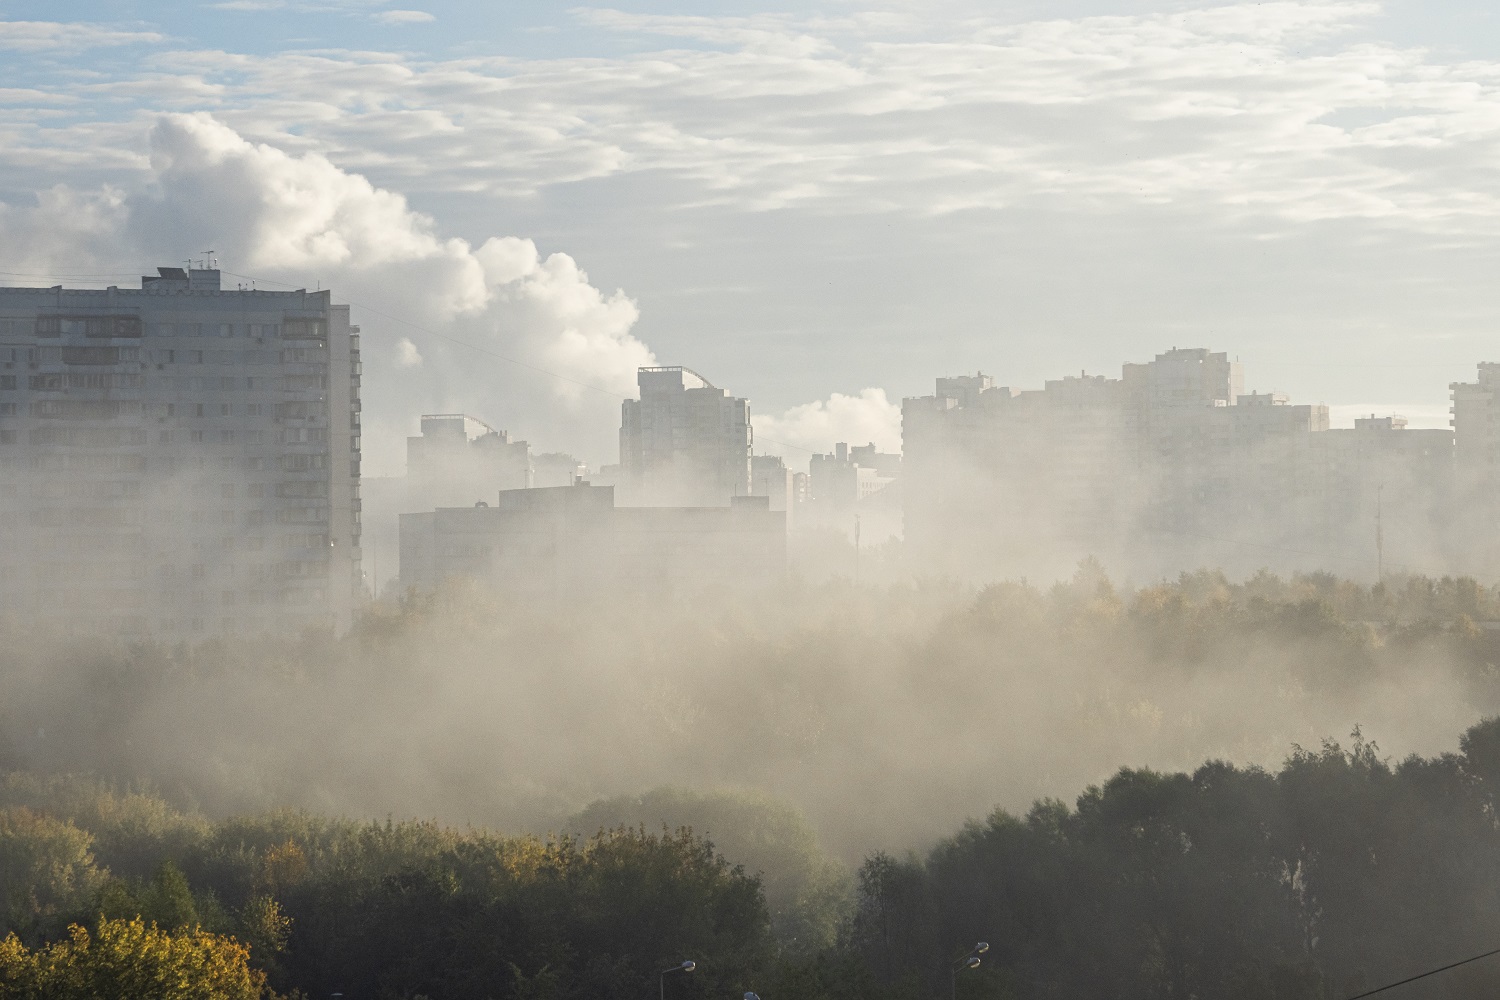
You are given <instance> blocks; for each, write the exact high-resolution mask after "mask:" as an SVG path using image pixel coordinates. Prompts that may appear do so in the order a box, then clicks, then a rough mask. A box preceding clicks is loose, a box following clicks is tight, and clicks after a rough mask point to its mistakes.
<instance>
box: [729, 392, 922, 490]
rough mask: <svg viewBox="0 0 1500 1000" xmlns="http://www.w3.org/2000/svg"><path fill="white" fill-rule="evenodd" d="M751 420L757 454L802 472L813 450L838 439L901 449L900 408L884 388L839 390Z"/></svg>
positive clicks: (822, 449) (823, 449) (822, 450)
mask: <svg viewBox="0 0 1500 1000" xmlns="http://www.w3.org/2000/svg"><path fill="white" fill-rule="evenodd" d="M751 423H752V424H754V426H755V445H756V451H757V452H764V453H765V454H769V455H780V456H782V458H784V459H785V460H786V463H787V465H788V466H789V467H792V468H795V469H798V470H803V471H805V470H806V468H807V459H808V455H809V454H812V453H826V452H828V451H831V450H832V446H833V444H834V443H835V442H837V441H846V442H848V443H849V444H871V443H873V444H875V445H877V446H878V447H879V449H880V450H881V451H884V452H899V451H900V450H901V406H900V404H899V403H894V402H892V401H891V400H889V399H887V398H886V395H885V390H884V389H865V390H863V391H862V392H860V393H858V394H857V395H853V396H849V395H845V394H844V393H841V392H835V393H833V394H832V395H831V396H829V397H828V398H827V399H825V400H818V401H815V402H811V403H803V404H802V405H800V406H794V407H792V408H790V409H788V410H787V411H786V412H784V413H782V414H779V415H774V414H763V415H752V417H751Z"/></svg>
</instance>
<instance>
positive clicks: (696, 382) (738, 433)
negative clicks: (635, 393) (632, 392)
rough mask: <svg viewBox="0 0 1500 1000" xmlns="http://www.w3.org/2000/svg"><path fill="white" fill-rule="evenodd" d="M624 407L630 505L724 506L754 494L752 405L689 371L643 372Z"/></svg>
mask: <svg viewBox="0 0 1500 1000" xmlns="http://www.w3.org/2000/svg"><path fill="white" fill-rule="evenodd" d="M636 384H637V385H639V386H640V390H641V398H640V399H639V400H635V399H627V400H626V401H625V403H624V405H623V406H622V407H621V421H620V476H621V482H620V486H621V495H622V500H624V501H625V502H626V503H628V504H630V505H634V506H694V507H714V506H724V505H726V504H728V503H729V501H730V500H731V499H732V498H734V497H737V496H747V495H749V493H750V445H751V430H750V403H749V401H748V400H744V399H738V398H736V397H734V396H731V395H729V394H728V393H727V392H725V391H724V390H723V389H720V388H718V387H717V386H715V385H713V384H712V383H711V382H709V381H708V379H706V378H704V377H703V376H702V375H699V374H698V373H697V372H695V371H693V370H692V369H689V368H680V367H670V368H642V369H640V370H639V371H638V372H637V373H636Z"/></svg>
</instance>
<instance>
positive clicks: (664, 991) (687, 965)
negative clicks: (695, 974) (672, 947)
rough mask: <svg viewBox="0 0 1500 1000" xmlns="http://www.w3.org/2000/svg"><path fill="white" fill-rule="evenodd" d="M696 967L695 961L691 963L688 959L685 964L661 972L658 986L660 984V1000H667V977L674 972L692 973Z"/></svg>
mask: <svg viewBox="0 0 1500 1000" xmlns="http://www.w3.org/2000/svg"><path fill="white" fill-rule="evenodd" d="M697 967H698V963H697V962H695V961H693V960H692V959H691V958H690V959H688V960H687V961H686V962H683V963H682V964H681V965H674V966H672V967H671V968H670V969H665V970H663V971H662V974H661V980H660V984H661V1000H667V977H668V976H669V975H671V974H672V973H674V972H692V971H693V970H694V969H696V968H697Z"/></svg>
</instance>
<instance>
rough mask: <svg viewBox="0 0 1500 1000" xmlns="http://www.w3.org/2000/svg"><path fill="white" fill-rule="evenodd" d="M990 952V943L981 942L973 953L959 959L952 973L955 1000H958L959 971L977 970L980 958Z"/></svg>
mask: <svg viewBox="0 0 1500 1000" xmlns="http://www.w3.org/2000/svg"><path fill="white" fill-rule="evenodd" d="M989 950H990V945H989V942H988V941H980V942H979V943H978V944H976V945H975V946H974V950H973V951H971V952H969V953H968V954H967V955H965V956H964V957H963V958H961V959H959V960H958V962H957V963H956V964H955V965H954V966H953V969H952V970H951V971H952V973H953V977H952V978H953V984H952V985H953V1000H958V970H959V969H977V968H979V961H980V959H979V956H980V955H983V954H984V953H985V952H987V951H989Z"/></svg>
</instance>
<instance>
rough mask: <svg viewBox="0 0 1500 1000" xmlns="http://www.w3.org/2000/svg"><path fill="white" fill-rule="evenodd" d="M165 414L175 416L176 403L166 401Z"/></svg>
mask: <svg viewBox="0 0 1500 1000" xmlns="http://www.w3.org/2000/svg"><path fill="white" fill-rule="evenodd" d="M167 416H169V417H175V416H177V404H176V403H168V404H167Z"/></svg>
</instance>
